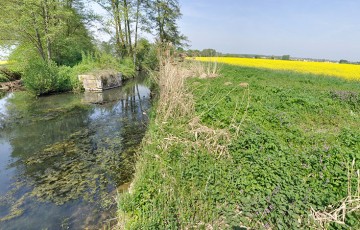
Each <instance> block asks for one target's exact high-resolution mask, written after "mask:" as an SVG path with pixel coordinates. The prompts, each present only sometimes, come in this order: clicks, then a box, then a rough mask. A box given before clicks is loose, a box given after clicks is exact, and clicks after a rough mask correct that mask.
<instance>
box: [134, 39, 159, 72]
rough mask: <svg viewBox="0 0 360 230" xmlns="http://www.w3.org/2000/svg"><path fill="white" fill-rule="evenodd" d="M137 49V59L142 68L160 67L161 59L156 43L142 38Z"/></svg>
mask: <svg viewBox="0 0 360 230" xmlns="http://www.w3.org/2000/svg"><path fill="white" fill-rule="evenodd" d="M137 49H138V50H137V60H138V63H139V64H140V68H141V69H146V70H155V69H157V68H158V65H159V60H158V57H157V55H158V53H157V45H156V44H151V43H150V42H149V41H148V40H146V39H140V40H139V44H138V48H137Z"/></svg>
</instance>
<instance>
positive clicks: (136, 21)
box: [133, 0, 141, 65]
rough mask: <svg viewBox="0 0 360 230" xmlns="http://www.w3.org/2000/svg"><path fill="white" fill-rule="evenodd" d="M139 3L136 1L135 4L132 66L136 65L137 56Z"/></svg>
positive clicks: (139, 1) (138, 0)
mask: <svg viewBox="0 0 360 230" xmlns="http://www.w3.org/2000/svg"><path fill="white" fill-rule="evenodd" d="M140 3H141V0H137V3H136V19H135V38H134V53H133V62H134V65H136V61H137V60H136V54H137V39H138V26H139V13H140Z"/></svg>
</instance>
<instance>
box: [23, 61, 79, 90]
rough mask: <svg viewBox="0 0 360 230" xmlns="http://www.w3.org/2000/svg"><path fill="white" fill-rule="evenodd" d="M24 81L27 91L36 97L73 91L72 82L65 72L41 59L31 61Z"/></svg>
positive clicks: (26, 68) (26, 69) (25, 70)
mask: <svg viewBox="0 0 360 230" xmlns="http://www.w3.org/2000/svg"><path fill="white" fill-rule="evenodd" d="M23 81H24V85H25V87H26V89H27V90H29V91H30V92H33V93H34V94H36V95H43V94H49V93H53V92H62V91H69V90H71V89H72V86H71V81H70V79H69V76H68V75H67V74H66V72H65V71H59V68H58V67H57V65H56V63H54V62H50V63H47V62H44V61H43V60H40V59H34V60H32V61H29V63H28V65H27V66H26V67H25V68H24V76H23Z"/></svg>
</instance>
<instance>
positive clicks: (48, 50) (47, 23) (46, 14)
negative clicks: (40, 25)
mask: <svg viewBox="0 0 360 230" xmlns="http://www.w3.org/2000/svg"><path fill="white" fill-rule="evenodd" d="M43 11H44V21H45V37H46V54H47V60H48V61H49V62H50V61H51V58H52V57H51V40H50V37H49V36H50V34H49V28H50V14H49V5H48V0H44V5H43Z"/></svg>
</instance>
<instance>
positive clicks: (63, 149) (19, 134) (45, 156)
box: [10, 84, 150, 214]
mask: <svg viewBox="0 0 360 230" xmlns="http://www.w3.org/2000/svg"><path fill="white" fill-rule="evenodd" d="M138 90H139V89H138V86H137V85H136V84H131V85H127V87H124V88H123V89H122V91H123V93H122V95H124V94H125V95H124V96H122V98H118V100H114V101H112V102H109V103H106V104H103V105H98V107H96V108H95V109H80V110H78V109H76V110H74V111H73V110H71V111H68V112H69V113H65V114H64V115H63V116H58V117H57V118H56V119H49V120H46V119H45V120H42V119H40V120H37V121H36V122H34V123H30V124H29V125H28V126H19V127H16V129H13V130H12V132H11V134H10V135H11V136H12V138H11V144H12V146H13V148H14V151H13V156H14V157H17V158H18V159H19V160H18V161H16V162H15V163H13V165H12V166H13V167H16V168H18V169H20V168H21V170H20V171H22V173H21V174H23V175H21V177H25V178H26V179H25V180H26V183H27V184H26V186H28V187H30V188H31V189H30V190H29V192H28V193H27V195H30V196H33V197H36V198H37V199H38V200H41V201H46V202H53V203H55V204H59V205H61V204H64V203H66V202H68V201H71V200H77V199H82V200H84V201H87V202H96V203H97V204H98V205H96V206H97V208H99V209H100V210H106V209H109V208H110V207H111V206H112V205H114V202H113V198H112V197H111V196H109V193H110V192H111V191H112V190H114V189H115V188H116V187H117V186H119V185H121V184H123V183H125V182H128V181H129V180H130V177H131V175H132V174H133V171H134V168H133V166H134V154H135V149H134V146H136V145H137V144H139V143H140V141H141V139H142V137H143V136H144V133H145V130H146V123H147V119H146V116H145V115H144V114H143V112H144V111H146V110H147V109H148V108H149V106H150V102H149V98H148V97H146V98H141V96H140V94H139V91H138ZM119 99H120V101H119ZM97 110H101V111H103V112H104V114H105V116H104V117H101V116H100V117H97V118H95V119H93V120H91V119H90V117H91V114H94V113H95V112H96V111H97ZM29 140H30V141H29ZM32 140H33V141H32ZM25 196H26V194H25ZM25 196H23V197H25ZM17 203H18V202H17ZM17 205H18V206H19V203H18V204H17ZM19 214H21V213H20V212H19Z"/></svg>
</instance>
